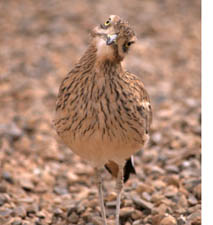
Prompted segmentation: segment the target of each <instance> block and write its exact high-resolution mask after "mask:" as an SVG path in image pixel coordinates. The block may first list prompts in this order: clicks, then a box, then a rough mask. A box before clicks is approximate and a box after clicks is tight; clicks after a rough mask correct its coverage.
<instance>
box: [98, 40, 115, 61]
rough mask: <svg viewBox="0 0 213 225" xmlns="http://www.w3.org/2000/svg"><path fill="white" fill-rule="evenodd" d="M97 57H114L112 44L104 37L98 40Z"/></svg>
mask: <svg viewBox="0 0 213 225" xmlns="http://www.w3.org/2000/svg"><path fill="white" fill-rule="evenodd" d="M97 57H98V58H100V59H102V58H112V57H113V48H112V46H110V45H107V44H106V41H105V40H103V39H98V40H97Z"/></svg>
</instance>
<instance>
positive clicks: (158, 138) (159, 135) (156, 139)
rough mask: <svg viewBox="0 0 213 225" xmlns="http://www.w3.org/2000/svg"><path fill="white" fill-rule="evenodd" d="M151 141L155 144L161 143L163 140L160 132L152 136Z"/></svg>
mask: <svg viewBox="0 0 213 225" xmlns="http://www.w3.org/2000/svg"><path fill="white" fill-rule="evenodd" d="M151 139H152V140H153V141H154V142H155V143H159V142H160V141H161V139H162V134H161V133H160V132H155V133H154V134H152V136H151Z"/></svg>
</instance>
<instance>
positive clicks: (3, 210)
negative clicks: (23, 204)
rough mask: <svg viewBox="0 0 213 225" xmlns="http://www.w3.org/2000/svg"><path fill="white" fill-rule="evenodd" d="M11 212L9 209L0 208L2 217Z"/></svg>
mask: <svg viewBox="0 0 213 225" xmlns="http://www.w3.org/2000/svg"><path fill="white" fill-rule="evenodd" d="M11 213H12V210H11V209H8V208H5V209H0V216H2V217H8V216H10V215H11Z"/></svg>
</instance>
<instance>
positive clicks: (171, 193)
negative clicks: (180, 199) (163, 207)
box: [164, 185, 178, 198]
mask: <svg viewBox="0 0 213 225" xmlns="http://www.w3.org/2000/svg"><path fill="white" fill-rule="evenodd" d="M177 192H178V189H177V187H175V186H173V185H169V186H168V187H167V188H166V190H165V192H164V194H165V196H166V197H167V198H171V197H174V196H175V195H176V194H177Z"/></svg>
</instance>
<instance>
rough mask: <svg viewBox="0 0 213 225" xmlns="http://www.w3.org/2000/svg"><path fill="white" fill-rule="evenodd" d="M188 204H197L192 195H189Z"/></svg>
mask: <svg viewBox="0 0 213 225" xmlns="http://www.w3.org/2000/svg"><path fill="white" fill-rule="evenodd" d="M188 202H189V204H190V205H196V204H197V203H198V201H197V199H196V198H195V196H194V195H192V194H190V195H189V198H188Z"/></svg>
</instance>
